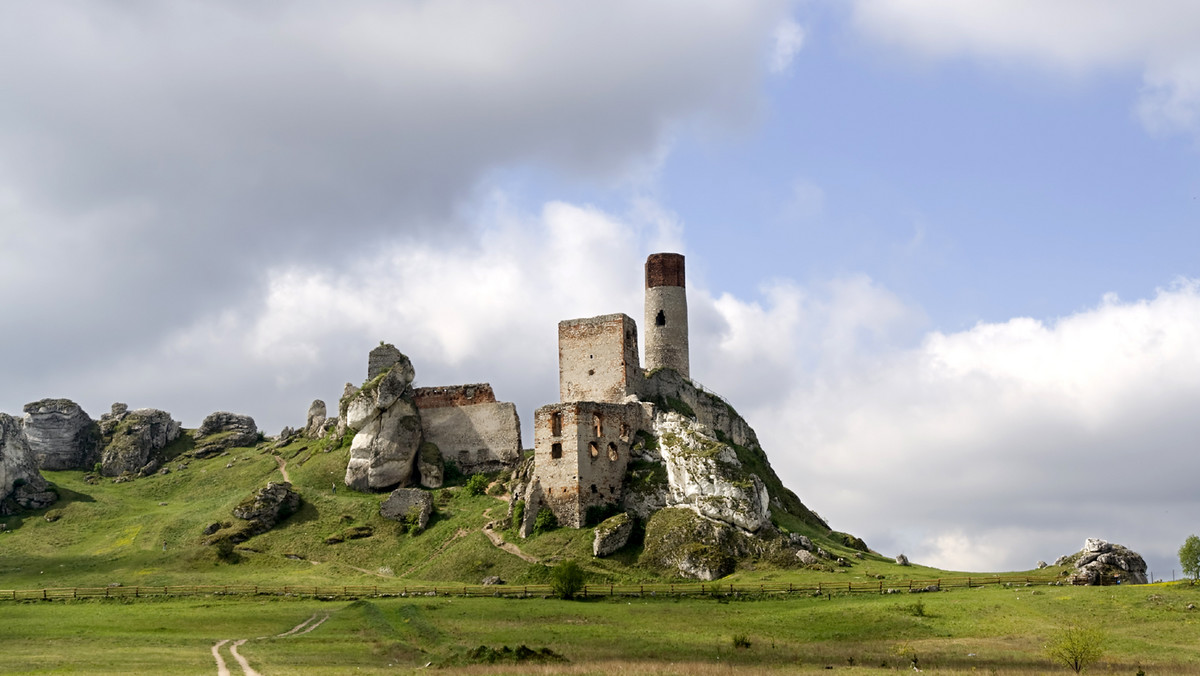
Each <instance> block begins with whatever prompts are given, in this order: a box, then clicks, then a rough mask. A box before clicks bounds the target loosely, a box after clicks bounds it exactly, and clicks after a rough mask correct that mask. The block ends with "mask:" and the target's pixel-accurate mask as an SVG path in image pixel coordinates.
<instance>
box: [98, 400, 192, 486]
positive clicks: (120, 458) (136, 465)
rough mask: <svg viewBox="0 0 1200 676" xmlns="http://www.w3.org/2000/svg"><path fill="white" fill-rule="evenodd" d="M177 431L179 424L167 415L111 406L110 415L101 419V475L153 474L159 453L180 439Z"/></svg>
mask: <svg viewBox="0 0 1200 676" xmlns="http://www.w3.org/2000/svg"><path fill="white" fill-rule="evenodd" d="M180 429H181V428H180V424H179V421H177V420H172V419H171V414H170V413H167V412H166V411H160V410H158V409H154V408H139V409H137V410H134V411H130V410H129V408H128V407H127V406H125V404H113V407H112V412H111V413H105V414H104V415H102V416H100V433H101V435H102V442H101V443H102V450H101V452H100V463H101V469H100V473H101V474H102V475H104V476H120V475H121V474H124V473H126V472H130V473H135V474H136V473H139V472H143V473H146V474H149V473H150V472H153V471H154V470H156V469H158V465H159V464H160V463H161V457H160V453H159V452H160V451H162V450H163V449H164V448H166V446H167V444H169V443H171V442H172V441H175V439H177V438H179V432H180Z"/></svg>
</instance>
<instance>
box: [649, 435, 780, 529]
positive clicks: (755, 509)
mask: <svg viewBox="0 0 1200 676" xmlns="http://www.w3.org/2000/svg"><path fill="white" fill-rule="evenodd" d="M654 427H655V431H656V432H657V433H658V436H659V453H661V455H662V460H663V464H664V465H665V467H666V472H667V487H666V488H667V495H666V504H667V506H669V507H670V506H687V507H691V508H692V509H694V510H696V511H697V512H698V513H699V514H701V515H703V516H706V517H708V518H710V519H714V520H716V521H723V522H725V523H727V524H730V525H733V526H737V527H738V528H740V529H742V530H744V531H748V532H755V531H758V530H759V529H761V528H762V527H763V526H765V525H767V524H769V523H770V522H771V511H770V507H769V504H770V502H769V500H770V497H769V496H768V494H767V488H766V486H765V485H764V484H763V482H762V480H761V479H759V478H758V476H757V475H755V474H751V473H750V472H747V471H745V470H744V469H743V468H742V465H741V463H740V462H739V461H738V457H737V453H736V452H734V450H733V449H732V448H731V447H730V446H729V445H728V444H725V443H722V442H721V441H718V440H717V439H716V438H715V437H713V436H711V435H710V434H709V433H708V430H707V428H706V427H705V426H704V425H702V424H700V423H698V422H696V421H695V420H691V419H689V418H685V417H684V416H682V415H680V414H678V413H662V412H660V413H658V414H657V415H656V416H655V419H654Z"/></svg>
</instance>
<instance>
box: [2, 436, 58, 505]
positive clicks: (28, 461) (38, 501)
mask: <svg viewBox="0 0 1200 676" xmlns="http://www.w3.org/2000/svg"><path fill="white" fill-rule="evenodd" d="M23 427H24V424H23V421H22V420H20V419H19V418H14V417H12V416H10V415H8V414H6V413H0V515H3V514H12V513H14V512H17V511H20V510H22V509H42V508H43V507H48V506H50V505H51V504H53V503H54V501H55V500H57V499H58V495H57V494H55V493H54V492H53V491H51V490H50V489H49V486H48V484H47V483H46V480H45V479H44V478H42V475H41V473H40V472H38V469H37V463H36V462H35V461H34V457H33V451H32V450H31V449H30V448H29V441H28V440H27V439H26V438H25V431H24V429H23Z"/></svg>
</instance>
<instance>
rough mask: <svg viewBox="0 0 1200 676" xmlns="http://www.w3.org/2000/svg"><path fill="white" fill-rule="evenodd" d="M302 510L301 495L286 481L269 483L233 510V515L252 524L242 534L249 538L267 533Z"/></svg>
mask: <svg viewBox="0 0 1200 676" xmlns="http://www.w3.org/2000/svg"><path fill="white" fill-rule="evenodd" d="M299 509H300V494H299V493H297V492H295V491H293V490H292V485H291V484H290V483H287V482H286V481H283V482H279V483H276V482H274V481H272V482H270V483H268V484H267V485H266V487H264V488H261V489H259V490H258V492H256V493H255V494H254V495H252V496H250V497H249V498H247V499H245V500H243V501H242V503H241V504H239V505H238V506H237V507H234V508H233V515H234V516H236V517H237V518H239V519H242V520H243V521H248V522H250V523H249V524H247V525H246V527H245V528H243V529H242V530H241V532H242V533H243V534H244V535H245V536H247V537H249V536H251V535H258V534H260V533H265V532H267V531H269V530H271V529H272V528H274V527H275V525H276V524H278V523H279V522H280V521H283V520H284V519H286V518H288V517H289V516H291V515H292V514H295V513H296V512H297V511H298V510H299Z"/></svg>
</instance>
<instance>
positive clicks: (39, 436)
mask: <svg viewBox="0 0 1200 676" xmlns="http://www.w3.org/2000/svg"><path fill="white" fill-rule="evenodd" d="M25 438H26V439H27V440H28V441H29V448H30V450H31V451H33V457H34V460H35V462H36V463H37V466H38V467H40V468H41V469H48V470H62V469H91V468H92V465H94V464H95V463H96V460H97V459H99V455H100V427H99V425H97V424H96V421H95V420H92V419H91V418H89V417H88V414H87V413H84V411H83V409H82V408H80V407H79V404H76V403H75V402H73V401H71V400H70V399H42V400H41V401H35V402H32V403H29V404H25Z"/></svg>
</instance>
